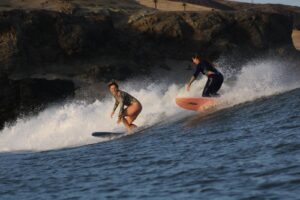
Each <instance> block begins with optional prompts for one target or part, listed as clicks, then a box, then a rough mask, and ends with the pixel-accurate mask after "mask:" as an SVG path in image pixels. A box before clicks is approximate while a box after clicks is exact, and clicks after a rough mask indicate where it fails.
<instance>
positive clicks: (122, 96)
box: [119, 93, 124, 117]
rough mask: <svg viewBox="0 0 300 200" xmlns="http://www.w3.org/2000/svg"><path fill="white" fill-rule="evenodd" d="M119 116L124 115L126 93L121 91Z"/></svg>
mask: <svg viewBox="0 0 300 200" xmlns="http://www.w3.org/2000/svg"><path fill="white" fill-rule="evenodd" d="M120 100H121V101H120V111H119V117H122V115H123V110H124V95H123V94H122V93H121V99H120Z"/></svg>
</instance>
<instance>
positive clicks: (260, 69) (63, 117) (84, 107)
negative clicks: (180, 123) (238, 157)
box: [0, 60, 300, 152]
mask: <svg viewBox="0 0 300 200" xmlns="http://www.w3.org/2000/svg"><path fill="white" fill-rule="evenodd" d="M285 65H286V64H285V63H280V62H277V61H270V60H265V61H257V62H251V63H248V64H247V65H245V66H243V67H242V70H241V71H239V72H232V71H229V70H225V69H221V71H222V72H223V73H224V74H225V82H224V84H223V87H222V88H221V91H220V93H221V94H222V98H221V100H220V102H221V103H220V109H221V108H228V107H232V106H234V105H237V104H241V103H244V102H248V101H253V100H255V99H258V98H261V97H265V96H270V95H274V94H278V93H284V92H286V91H289V90H292V89H295V88H299V87H300V81H299V78H298V73H294V72H293V71H292V70H289V69H288V68H289V67H287V66H285ZM188 73H190V72H188ZM205 82H206V78H202V79H199V80H197V81H195V82H194V83H193V86H192V89H191V91H190V92H189V93H187V92H186V91H185V86H184V84H175V83H166V82H159V81H156V82H152V81H145V80H131V81H127V82H124V83H122V84H121V86H120V87H121V89H122V90H124V91H127V92H129V93H130V94H132V95H133V96H135V97H136V98H137V99H139V100H140V101H141V103H142V105H143V111H142V113H141V114H140V116H139V117H138V119H137V120H136V122H135V124H137V125H138V126H142V127H149V126H154V125H155V124H157V123H170V124H172V123H174V122H175V121H177V120H179V119H182V118H184V117H186V116H188V115H193V114H195V113H193V112H190V111H185V110H182V109H180V108H179V107H177V106H176V104H175V101H174V100H175V98H176V97H177V96H191V97H192V96H194V97H195V96H201V93H202V89H203V86H204V85H205ZM113 104H114V100H113V98H112V97H110V96H108V97H107V98H105V99H103V100H101V101H99V100H97V101H95V102H93V103H85V102H78V101H73V102H69V103H65V104H63V105H56V106H51V107H49V108H47V109H45V110H44V111H42V112H40V113H39V114H38V115H37V116H34V117H25V118H20V119H18V120H16V122H15V123H14V124H13V125H7V126H5V128H4V129H3V130H2V131H1V132H0V152H12V151H43V150H51V149H60V148H67V147H74V146H81V145H87V144H92V143H98V142H101V141H107V139H100V138H94V137H92V136H91V133H92V132H95V131H124V128H123V126H122V125H117V124H116V118H113V119H111V118H110V112H111V110H112V107H113Z"/></svg>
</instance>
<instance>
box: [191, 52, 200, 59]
mask: <svg viewBox="0 0 300 200" xmlns="http://www.w3.org/2000/svg"><path fill="white" fill-rule="evenodd" d="M192 58H197V59H200V58H201V55H200V54H199V53H194V55H193V57H192Z"/></svg>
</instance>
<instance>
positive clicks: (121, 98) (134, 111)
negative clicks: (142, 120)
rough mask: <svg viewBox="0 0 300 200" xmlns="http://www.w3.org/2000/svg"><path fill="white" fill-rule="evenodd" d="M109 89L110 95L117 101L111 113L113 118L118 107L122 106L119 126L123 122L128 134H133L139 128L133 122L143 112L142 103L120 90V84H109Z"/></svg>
mask: <svg viewBox="0 0 300 200" xmlns="http://www.w3.org/2000/svg"><path fill="white" fill-rule="evenodd" d="M108 88H109V91H110V93H111V94H112V95H113V96H114V98H115V100H116V101H115V105H114V108H113V111H112V113H111V118H112V117H113V115H114V113H115V110H116V109H117V107H118V106H119V105H120V111H119V114H118V121H117V123H118V124H119V123H120V122H121V121H122V122H123V124H124V126H125V127H126V128H127V130H128V132H131V131H132V130H133V129H134V128H136V127H137V126H136V125H135V124H133V123H132V122H133V121H134V120H135V119H136V118H137V116H138V115H139V114H140V113H141V111H142V105H141V103H140V102H139V101H138V100H137V99H136V98H134V97H133V96H131V95H130V94H128V93H127V92H124V91H122V90H119V86H118V84H117V83H116V82H114V81H113V82H110V83H109V84H108ZM125 106H126V107H125Z"/></svg>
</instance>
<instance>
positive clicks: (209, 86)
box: [186, 54, 224, 97]
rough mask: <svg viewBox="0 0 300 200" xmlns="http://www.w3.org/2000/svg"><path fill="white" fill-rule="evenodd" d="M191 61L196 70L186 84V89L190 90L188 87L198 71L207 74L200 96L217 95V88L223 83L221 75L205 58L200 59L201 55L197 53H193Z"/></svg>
mask: <svg viewBox="0 0 300 200" xmlns="http://www.w3.org/2000/svg"><path fill="white" fill-rule="evenodd" d="M192 61H193V63H194V64H195V65H196V71H195V73H194V75H193V76H192V78H191V79H190V81H189V83H188V84H187V88H186V89H187V91H190V87H191V85H192V83H193V82H194V81H195V80H196V78H197V77H198V75H199V73H200V72H201V73H202V74H204V75H206V76H207V78H208V79H207V82H206V84H205V87H204V89H203V93H202V96H203V97H214V96H218V95H219V94H218V93H217V92H218V90H219V89H220V88H221V86H222V83H223V79H224V78H223V75H222V74H221V73H220V72H219V71H218V70H217V69H216V68H215V67H213V66H212V64H210V63H209V62H208V61H206V60H205V59H201V57H200V56H199V55H198V54H195V55H194V56H193V57H192Z"/></svg>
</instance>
